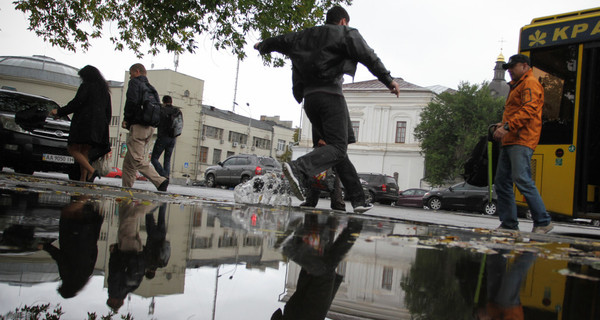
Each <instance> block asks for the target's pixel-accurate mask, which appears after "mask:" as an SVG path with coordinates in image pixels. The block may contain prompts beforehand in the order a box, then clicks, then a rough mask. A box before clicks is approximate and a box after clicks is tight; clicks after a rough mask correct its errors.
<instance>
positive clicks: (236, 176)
mask: <svg viewBox="0 0 600 320" xmlns="http://www.w3.org/2000/svg"><path fill="white" fill-rule="evenodd" d="M267 172H275V173H277V174H279V175H281V174H282V172H283V171H282V170H281V164H279V162H277V160H275V159H273V158H271V157H263V156H257V155H254V154H238V155H234V156H231V157H229V158H227V159H225V161H223V162H219V163H218V165H216V166H211V167H208V168H207V169H206V172H205V174H204V178H205V181H206V186H207V187H211V188H214V187H217V186H228V187H233V186H236V185H238V184H240V183H244V182H246V181H248V180H250V179H252V178H253V177H254V176H256V175H261V174H265V173H267Z"/></svg>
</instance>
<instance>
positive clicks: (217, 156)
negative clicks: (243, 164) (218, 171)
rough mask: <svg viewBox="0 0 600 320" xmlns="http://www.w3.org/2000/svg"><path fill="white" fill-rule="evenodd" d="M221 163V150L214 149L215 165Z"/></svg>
mask: <svg viewBox="0 0 600 320" xmlns="http://www.w3.org/2000/svg"><path fill="white" fill-rule="evenodd" d="M219 161H221V149H214V150H213V162H212V163H213V164H217V163H219Z"/></svg>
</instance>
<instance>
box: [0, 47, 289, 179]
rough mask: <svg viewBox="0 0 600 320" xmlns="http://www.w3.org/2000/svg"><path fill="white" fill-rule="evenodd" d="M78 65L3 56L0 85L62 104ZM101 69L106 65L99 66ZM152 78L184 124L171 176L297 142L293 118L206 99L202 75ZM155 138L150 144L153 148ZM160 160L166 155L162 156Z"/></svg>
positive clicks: (116, 126)
mask: <svg viewBox="0 0 600 320" xmlns="http://www.w3.org/2000/svg"><path fill="white" fill-rule="evenodd" d="M78 71H79V69H77V68H75V67H72V66H69V65H67V64H64V63H61V62H58V61H56V60H54V59H52V58H49V57H45V56H32V57H14V56H2V57H0V87H2V88H3V89H9V90H16V91H20V92H26V93H30V94H36V95H41V96H46V97H48V98H50V99H52V100H54V101H56V102H57V103H58V104H59V105H66V104H67V103H68V102H69V101H71V100H72V99H73V97H75V93H76V92H77V89H78V87H79V84H80V78H79V76H78V75H77V72H78ZM100 71H102V70H100ZM147 76H148V80H149V81H150V83H151V84H152V85H153V86H154V87H155V88H156V90H157V91H158V93H159V95H160V96H161V98H162V96H164V95H170V96H171V97H172V98H173V105H175V106H177V107H179V108H181V110H182V113H183V116H184V128H183V133H182V135H181V136H179V137H178V138H177V144H176V147H175V150H174V151H173V156H172V158H171V165H172V168H171V181H172V182H175V183H177V182H182V181H184V180H185V178H184V176H185V175H189V176H190V177H191V178H192V179H203V177H204V171H205V170H206V168H207V167H208V166H211V165H214V164H217V163H218V162H219V161H223V160H225V159H226V158H227V157H228V156H230V155H234V154H239V153H249V154H256V155H261V156H272V157H278V156H281V155H283V154H284V153H285V152H286V151H287V150H288V148H289V146H291V145H292V144H293V141H294V129H293V128H292V122H291V121H281V120H280V119H279V117H278V116H273V117H267V116H261V120H256V119H251V118H248V117H244V116H241V115H238V114H235V113H233V112H230V111H226V110H221V109H217V108H215V107H212V106H206V105H203V104H202V101H203V94H204V80H201V79H198V78H194V77H191V76H188V75H185V74H182V73H179V72H176V71H173V70H168V69H163V70H148V75H147ZM123 79H124V82H118V81H112V80H109V81H108V84H109V87H110V91H111V102H112V119H111V123H110V127H109V132H110V137H111V138H110V139H111V146H112V152H111V153H110V154H109V161H110V164H111V167H119V168H121V167H122V164H123V159H124V157H125V154H126V152H127V144H126V141H127V134H128V132H129V131H128V130H126V129H123V128H121V122H122V117H123V107H124V105H125V94H126V92H127V84H128V79H129V72H128V71H126V72H125V73H124V77H123ZM152 147H153V143H152V144H151V145H150V146H149V150H148V151H149V152H151V151H152ZM161 162H162V159H161Z"/></svg>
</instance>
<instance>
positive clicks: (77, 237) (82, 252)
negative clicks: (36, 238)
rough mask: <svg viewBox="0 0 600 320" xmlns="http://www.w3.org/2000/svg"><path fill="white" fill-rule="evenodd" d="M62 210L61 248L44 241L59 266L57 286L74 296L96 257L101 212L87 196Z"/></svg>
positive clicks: (84, 281) (91, 268) (61, 292)
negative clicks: (59, 280)
mask: <svg viewBox="0 0 600 320" xmlns="http://www.w3.org/2000/svg"><path fill="white" fill-rule="evenodd" d="M73 200H76V201H73V202H71V204H69V205H68V206H66V207H64V208H63V209H62V210H61V214H60V220H59V224H58V225H59V227H58V228H59V233H58V244H59V246H60V249H59V248H57V247H55V246H53V245H52V244H50V243H44V245H43V249H44V250H45V251H47V252H48V253H49V254H50V256H51V257H52V259H54V260H55V261H56V264H57V265H58V273H59V274H60V279H61V281H62V283H61V286H60V287H59V288H58V292H59V293H60V295H61V296H62V297H63V298H65V299H68V298H72V297H74V296H75V295H76V294H77V293H78V292H79V291H80V290H81V289H82V288H83V287H84V286H85V285H86V284H87V283H88V281H89V279H90V276H91V275H92V273H93V272H94V266H95V265H96V259H97V258H98V238H99V237H100V228H101V227H102V219H103V218H102V215H101V214H100V210H98V208H97V207H96V206H95V204H94V203H93V202H90V201H87V197H82V198H79V199H73Z"/></svg>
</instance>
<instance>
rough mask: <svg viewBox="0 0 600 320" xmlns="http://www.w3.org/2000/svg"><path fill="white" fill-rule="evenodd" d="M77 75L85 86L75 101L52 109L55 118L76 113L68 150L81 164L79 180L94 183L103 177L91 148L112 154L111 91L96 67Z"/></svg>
mask: <svg viewBox="0 0 600 320" xmlns="http://www.w3.org/2000/svg"><path fill="white" fill-rule="evenodd" d="M78 74H79V77H81V81H82V83H81V85H80V86H79V89H77V94H76V95H75V98H73V100H71V101H70V102H69V103H68V104H67V105H66V106H64V107H63V108H59V109H54V110H52V111H51V114H52V115H53V116H55V117H62V116H66V115H68V114H71V113H72V114H73V118H72V119H71V128H70V130H69V143H68V146H67V150H68V151H69V154H71V155H72V156H73V158H74V159H75V161H77V163H78V164H79V168H80V171H81V176H80V178H79V180H81V181H88V182H94V179H95V178H96V177H98V178H100V174H99V172H98V171H96V170H94V168H93V167H92V165H91V164H90V162H89V157H88V153H89V151H90V149H91V148H92V147H98V149H100V150H103V151H104V150H106V151H105V152H104V153H106V152H108V151H110V141H109V140H110V137H109V133H108V125H109V124H110V119H111V116H112V107H111V103H110V91H109V89H108V84H107V83H106V80H104V77H103V76H102V74H101V73H100V71H99V70H98V69H96V68H95V67H93V66H90V65H88V66H85V67H83V68H82V69H81V70H79V73H78ZM102 155H103V154H102Z"/></svg>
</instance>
